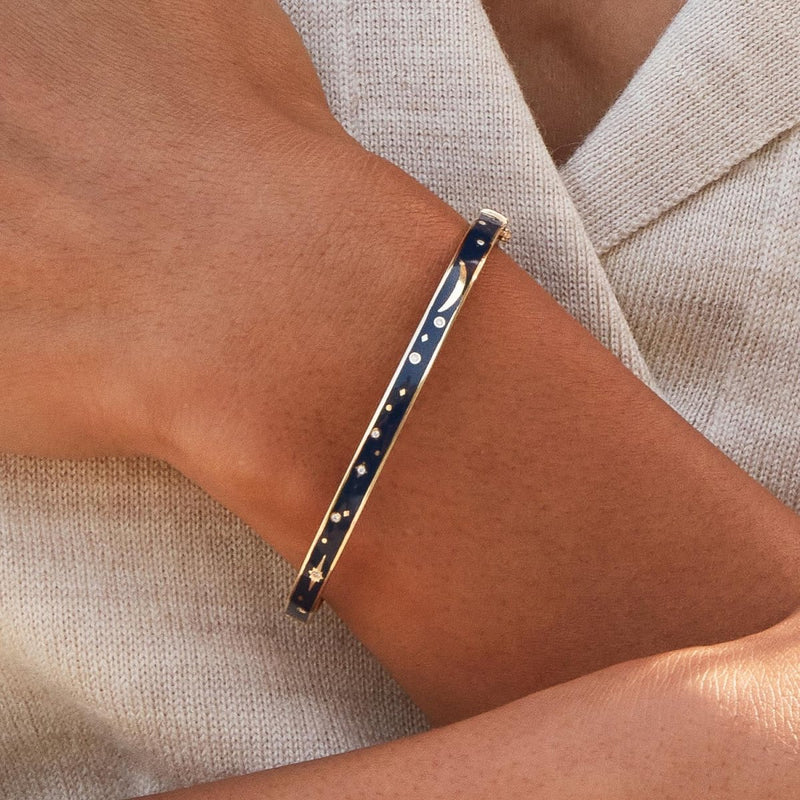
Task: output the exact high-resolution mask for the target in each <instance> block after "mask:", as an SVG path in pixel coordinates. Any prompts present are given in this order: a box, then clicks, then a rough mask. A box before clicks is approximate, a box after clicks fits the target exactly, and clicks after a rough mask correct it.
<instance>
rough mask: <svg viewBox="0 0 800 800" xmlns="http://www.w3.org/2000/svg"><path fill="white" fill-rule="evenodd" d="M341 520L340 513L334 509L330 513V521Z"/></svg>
mask: <svg viewBox="0 0 800 800" xmlns="http://www.w3.org/2000/svg"><path fill="white" fill-rule="evenodd" d="M341 521H342V515H341V514H340V513H339V512H338V511H334V512H333V514H331V522H341Z"/></svg>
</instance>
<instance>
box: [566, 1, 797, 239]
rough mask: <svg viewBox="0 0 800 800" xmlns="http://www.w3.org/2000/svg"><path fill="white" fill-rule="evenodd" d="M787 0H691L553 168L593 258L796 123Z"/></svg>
mask: <svg viewBox="0 0 800 800" xmlns="http://www.w3.org/2000/svg"><path fill="white" fill-rule="evenodd" d="M792 5H793V0H762V2H759V3H756V2H754V0H687V2H686V4H685V5H684V6H683V8H682V9H681V10H680V11H679V12H678V14H677V15H676V16H675V18H674V19H673V21H672V23H671V24H670V25H669V26H668V27H667V29H666V31H665V32H664V34H663V35H662V37H661V38H660V39H659V41H658V42H657V44H656V46H655V48H654V49H653V51H652V52H651V54H650V56H649V57H648V58H647V59H646V61H645V62H644V64H643V65H642V66H641V68H640V69H639V71H638V72H637V73H636V74H635V75H634V77H633V79H632V80H631V82H630V83H629V84H628V86H627V88H626V89H625V91H624V92H623V93H622V94H621V95H620V96H619V98H618V99H617V101H616V102H615V103H614V104H613V105H612V106H611V108H610V109H609V110H608V111H607V112H606V114H605V116H604V117H603V118H602V119H601V121H600V122H599V123H598V125H597V126H596V127H595V129H594V130H593V131H592V132H591V133H590V134H589V136H588V137H587V138H586V139H585V140H584V142H583V144H582V145H581V146H580V147H579V148H578V149H577V150H576V151H575V153H573V155H572V156H571V158H570V159H569V160H568V161H567V162H565V163H564V164H563V165H562V166H561V167H560V169H559V173H560V175H561V177H562V179H563V180H564V183H565V185H566V186H567V189H568V191H569V193H570V195H571V197H572V199H573V202H574V203H575V205H576V208H577V210H578V212H579V214H580V215H581V217H582V219H583V222H584V226H585V228H586V231H587V233H588V235H589V237H590V238H591V240H592V242H593V244H594V246H595V248H596V249H597V251H598V252H599V253H600V254H603V253H605V252H607V251H609V250H610V249H611V248H613V247H614V246H616V245H617V244H619V243H620V242H622V241H623V240H624V239H626V238H627V237H628V236H631V235H632V234H634V233H635V232H636V231H638V230H640V229H641V228H643V227H645V226H646V225H648V224H649V223H651V222H652V221H653V220H655V219H656V218H658V217H659V216H660V215H662V214H664V213H666V212H667V211H669V210H670V209H671V208H673V207H674V206H676V205H677V204H679V203H680V202H682V201H683V200H685V199H686V198H687V197H689V196H691V195H692V194H694V193H696V192H697V191H699V190H700V189H702V188H703V187H704V186H706V185H707V184H709V183H711V182H713V181H715V180H717V179H718V178H720V177H722V176H723V175H724V174H726V173H727V172H728V171H729V170H730V169H731V168H733V167H734V166H735V165H736V164H738V163H740V162H741V161H743V160H744V159H746V158H747V157H748V156H749V155H751V154H753V153H754V152H756V151H757V150H759V149H760V148H761V147H763V146H764V145H765V144H767V143H768V142H769V141H771V140H772V139H774V138H775V137H776V136H778V135H780V134H781V133H783V132H784V131H786V130H788V129H790V128H792V127H794V126H795V125H797V124H798V122H800V15H798V14H797V13H796V10H795V9H793V8H792Z"/></svg>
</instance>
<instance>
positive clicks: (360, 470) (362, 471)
mask: <svg viewBox="0 0 800 800" xmlns="http://www.w3.org/2000/svg"><path fill="white" fill-rule="evenodd" d="M366 474H367V468H366V466H365V465H364V464H359V465H358V466H357V467H356V475H366Z"/></svg>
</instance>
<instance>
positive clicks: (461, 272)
mask: <svg viewBox="0 0 800 800" xmlns="http://www.w3.org/2000/svg"><path fill="white" fill-rule="evenodd" d="M466 285H467V265H466V264H465V263H464V262H463V260H462V261H459V262H458V283H456V285H455V286H454V287H453V291H452V292H450V297H448V298H447V300H445V301H444V305H442V307H441V308H438V309H436V313H437V314H440V313H441V312H442V311H447V309H448V308H450V307H451V306H452V305H454V304H455V303H456V301H457V300H458V298H459V297H461V295H462V294H464V287H465V286H466Z"/></svg>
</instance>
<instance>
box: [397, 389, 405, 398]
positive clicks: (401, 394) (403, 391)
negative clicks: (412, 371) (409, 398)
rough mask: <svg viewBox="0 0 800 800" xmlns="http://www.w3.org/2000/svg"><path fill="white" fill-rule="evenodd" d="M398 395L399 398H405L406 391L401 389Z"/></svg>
mask: <svg viewBox="0 0 800 800" xmlns="http://www.w3.org/2000/svg"><path fill="white" fill-rule="evenodd" d="M398 394H399V395H400V397H405V396H406V390H405V389H401V390H400V391H399V392H398Z"/></svg>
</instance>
